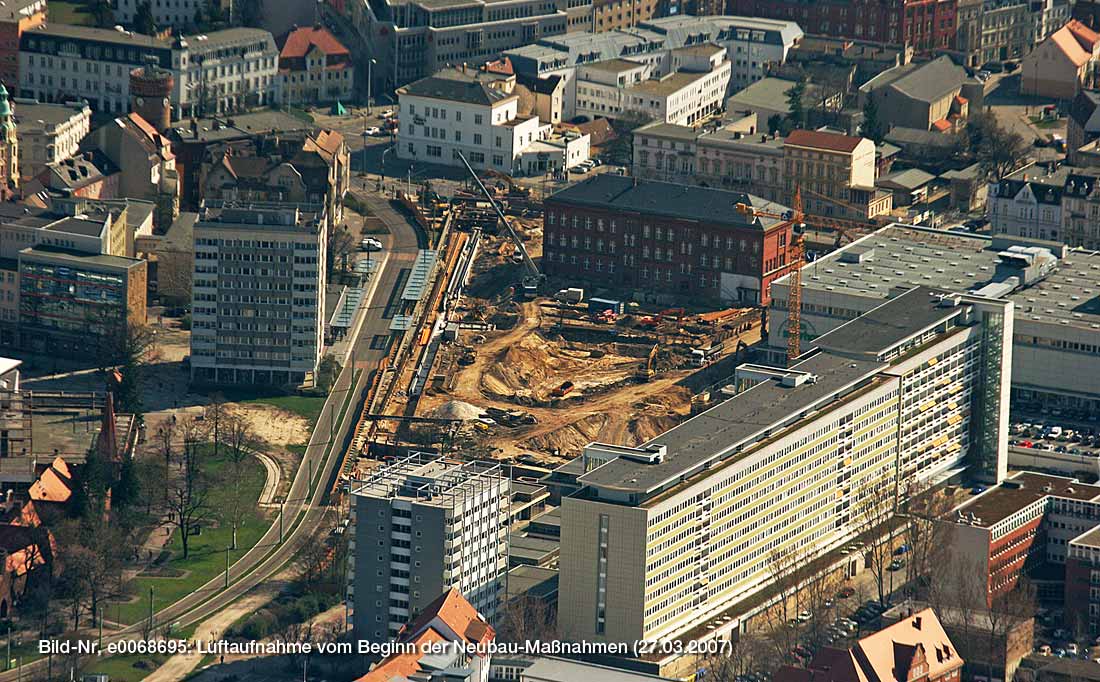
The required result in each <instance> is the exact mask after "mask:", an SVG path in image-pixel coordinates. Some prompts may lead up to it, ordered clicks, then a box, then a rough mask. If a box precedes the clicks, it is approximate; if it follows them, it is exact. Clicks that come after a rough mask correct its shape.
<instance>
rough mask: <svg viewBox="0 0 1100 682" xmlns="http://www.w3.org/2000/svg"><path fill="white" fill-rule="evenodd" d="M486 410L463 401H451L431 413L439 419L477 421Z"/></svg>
mask: <svg viewBox="0 0 1100 682" xmlns="http://www.w3.org/2000/svg"><path fill="white" fill-rule="evenodd" d="M482 412H484V410H482V409H481V408H480V407H478V406H477V405H471V404H470V403H467V402H463V401H461V400H449V401H447V402H445V403H443V404H442V405H440V406H439V407H437V408H435V409H434V410H432V412H431V416H433V417H435V418H437V419H477V417H478V415H480V414H481V413H482Z"/></svg>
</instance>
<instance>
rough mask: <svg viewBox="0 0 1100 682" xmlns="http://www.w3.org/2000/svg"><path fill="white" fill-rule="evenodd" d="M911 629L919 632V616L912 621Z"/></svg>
mask: <svg viewBox="0 0 1100 682" xmlns="http://www.w3.org/2000/svg"><path fill="white" fill-rule="evenodd" d="M913 627H915V628H916V629H918V630H920V616H917V617H916V618H914V619H913Z"/></svg>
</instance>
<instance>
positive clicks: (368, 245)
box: [359, 237, 382, 251]
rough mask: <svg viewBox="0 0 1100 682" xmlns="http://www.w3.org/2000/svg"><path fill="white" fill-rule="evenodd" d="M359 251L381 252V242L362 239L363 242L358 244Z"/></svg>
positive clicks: (369, 238)
mask: <svg viewBox="0 0 1100 682" xmlns="http://www.w3.org/2000/svg"><path fill="white" fill-rule="evenodd" d="M359 250H360V251H381V250H382V242H380V241H378V240H377V239H375V238H374V237H364V238H363V240H362V241H361V242H359Z"/></svg>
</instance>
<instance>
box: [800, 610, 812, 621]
mask: <svg viewBox="0 0 1100 682" xmlns="http://www.w3.org/2000/svg"><path fill="white" fill-rule="evenodd" d="M813 615H814V614H813V613H811V612H809V611H799V612H798V617H797V619H796V620H798V622H799V623H805V622H806V621H808V620H810V619H811V618H813Z"/></svg>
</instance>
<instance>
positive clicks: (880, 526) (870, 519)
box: [855, 477, 896, 606]
mask: <svg viewBox="0 0 1100 682" xmlns="http://www.w3.org/2000/svg"><path fill="white" fill-rule="evenodd" d="M858 495H859V497H858V498H857V501H856V504H855V521H856V523H857V525H858V528H859V531H860V539H861V541H862V542H863V557H864V561H865V563H866V566H867V568H868V569H870V571H871V575H872V577H873V578H874V580H875V587H876V589H877V591H878V601H879V603H880V604H882V605H883V606H885V605H886V602H887V601H888V598H889V596H890V595H889V587H888V580H889V579H890V564H891V562H892V561H893V551H894V549H893V527H892V521H893V517H894V502H895V500H896V496H895V491H894V485H893V482H892V480H890V479H889V478H888V477H883V478H882V479H880V480H877V481H867V482H865V483H864V485H863V486H862V487H861V488H860V489H859V490H858Z"/></svg>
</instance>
